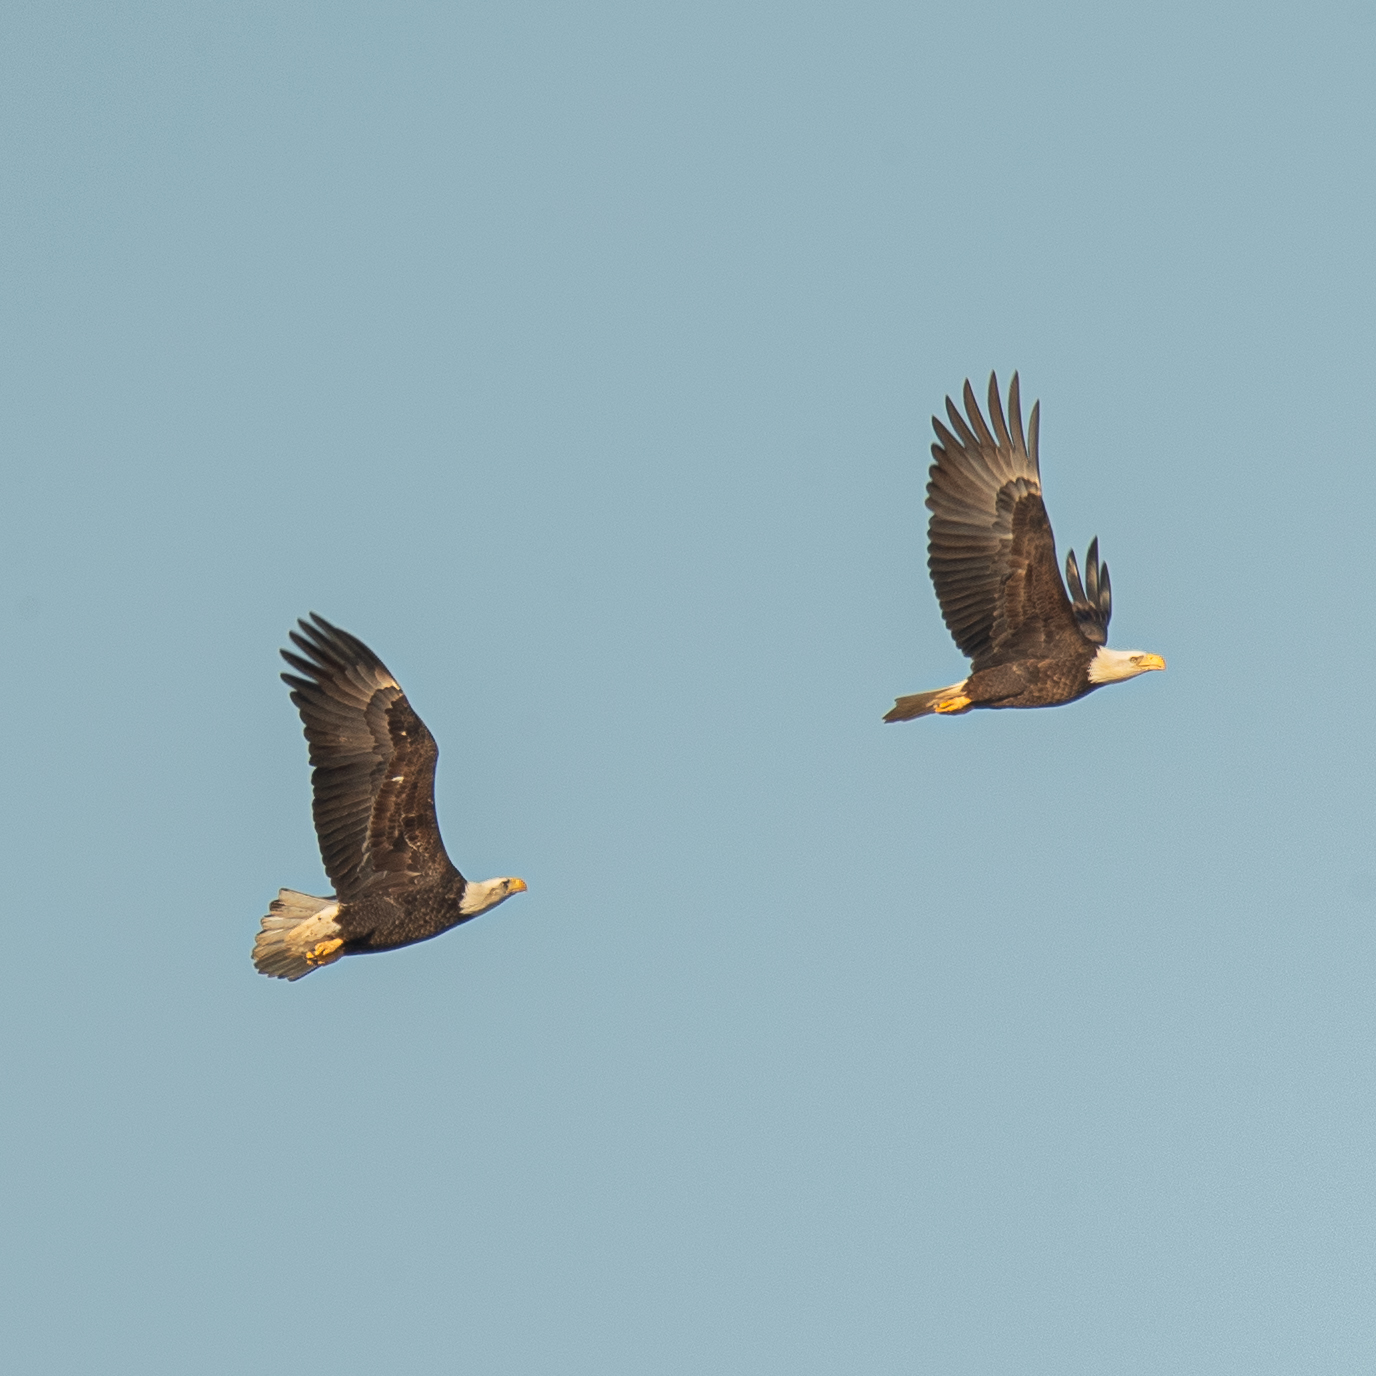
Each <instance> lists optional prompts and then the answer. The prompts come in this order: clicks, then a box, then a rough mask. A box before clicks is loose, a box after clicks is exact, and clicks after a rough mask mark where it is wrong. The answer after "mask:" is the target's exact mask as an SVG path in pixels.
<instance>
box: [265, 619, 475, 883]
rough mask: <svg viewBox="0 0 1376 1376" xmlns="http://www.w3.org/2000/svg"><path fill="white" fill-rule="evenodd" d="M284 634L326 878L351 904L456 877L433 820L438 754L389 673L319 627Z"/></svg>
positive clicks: (332, 629) (351, 640)
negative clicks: (292, 647)
mask: <svg viewBox="0 0 1376 1376" xmlns="http://www.w3.org/2000/svg"><path fill="white" fill-rule="evenodd" d="M298 625H299V626H300V628H301V630H300V633H299V634H298V633H297V632H296V631H293V632H292V633H291V639H292V643H293V644H294V645H296V647H297V648H298V649H299V650H300V651H301V652H302V653H301V654H299V655H297V654H293V653H292V652H291V651H290V650H283V651H282V658H283V659H285V660H286V661H287V663H288V664H290V665H291V666H292V668H293V669H296V670H298V671H299V673H300V675H301V676H300V677H298V676H297V675H296V674H283V675H282V679H283V681H284V682H285V683H286V684H287V685H288V687H290V688H291V690H292V694H291V700H292V702H294V703H295V704H296V707H297V710H298V711H299V712H300V713H301V720H302V721H303V722H304V723H305V728H306V740H307V741H308V742H309V743H310V758H311V764H312V765H313V766H314V767H315V768H314V773H313V774H312V776H311V784H312V788H313V791H314V794H315V801H314V804H313V806H312V812H313V814H314V817H315V831H316V835H317V837H318V838H319V840H320V858H321V860H323V861H324V864H325V873H326V874H328V875H329V876H330V879H331V880H332V881H333V883H334V888H335V893H336V894H337V895H338V896H339V897H340V898H343V899H356V898H360V897H362V896H364V895H368V894H377V893H382V892H386V891H388V890H391V889H397V888H405V887H408V886H409V885H411V884H413V883H415V882H416V881H417V880H422V879H428V878H439V877H440V876H442V875H444V874H446V873H450V872H455V871H454V867H453V865H452V864H451V863H450V860H449V857H448V855H446V854H445V850H444V842H443V841H442V840H441V839H440V829H439V823H438V822H437V820H436V818H435V761H436V760H437V759H438V758H439V747H438V746H436V744H435V738H434V737H433V736H432V735H431V734H430V732H429V731H428V730H427V729H426V726H425V723H424V722H423V721H421V719H420V718H419V717H418V716H417V715H416V714H415V712H413V711H412V710H411V705H410V703H408V702H407V701H406V695H405V694H404V693H403V692H402V691H401V687H400V685H399V684H398V683H397V681H396V679H394V678H393V677H392V675H391V674H390V673H388V671H387V666H386V665H385V664H383V662H382V661H381V660H380V659H379V658H378V657H377V656H376V655H375V654H374V653H373V652H372V651H371V650H370V649H369V648H368V647H367V646H366V645H365V644H364V643H363V642H362V641H361V640H359V639H357V638H356V637H355V636H351V635H350V634H349V633H348V632H347V631H341V630H340V629H339V628H338V627H337V626H331V625H330V623H329V622H328V621H326V620H325V619H324V618H323V617H320V616H316V615H315V613H314V612H312V613H311V619H310V621H309V622H307V621H301V622H298Z"/></svg>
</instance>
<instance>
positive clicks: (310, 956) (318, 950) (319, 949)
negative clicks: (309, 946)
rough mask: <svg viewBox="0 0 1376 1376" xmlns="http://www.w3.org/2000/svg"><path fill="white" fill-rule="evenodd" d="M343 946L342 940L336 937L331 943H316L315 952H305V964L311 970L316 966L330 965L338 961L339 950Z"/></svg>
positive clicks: (340, 937)
mask: <svg viewBox="0 0 1376 1376" xmlns="http://www.w3.org/2000/svg"><path fill="white" fill-rule="evenodd" d="M343 945H344V938H343V937H342V936H337V937H335V938H334V940H332V941H317V942H316V943H315V950H313V951H307V952H306V964H307V965H309V966H310V967H311V969H312V970H314V969H316V968H317V966H321V965H331V964H333V963H334V962H335V961H336V960H338V959H339V952H340V948H341V947H342V946H343Z"/></svg>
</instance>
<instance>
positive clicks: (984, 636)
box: [927, 373, 1098, 670]
mask: <svg viewBox="0 0 1376 1376" xmlns="http://www.w3.org/2000/svg"><path fill="white" fill-rule="evenodd" d="M965 410H966V416H962V415H961V414H960V412H959V411H958V410H957V409H956V406H955V403H954V402H952V400H951V399H950V397H947V398H946V414H947V417H948V418H949V420H950V422H951V428H950V429H947V427H946V426H945V425H943V424H942V422H941V421H940V420H938V419H937V418H936V417H935V416H933V417H932V427H933V428H934V429H935V431H936V435H937V443H936V444H934V445H932V456H933V458H935V459H936V462H935V463H934V464H933V465H932V467H931V476H930V481H929V482H928V483H927V506H928V508H929V509H930V511H931V513H932V516H931V520H930V522H929V523H928V528H927V536H928V538H927V567H928V569H929V570H930V572H931V575H932V583H933V584H934V585H935V587H936V596H937V601H938V602H939V603H940V604H941V615H942V619H943V620H944V621H945V622H946V626H947V629H949V630H950V632H951V635H952V636H953V637H954V639H955V642H956V644H957V645H958V646H959V647H960V649H961V651H962V653H964V654H966V655H968V656H969V658H970V659H971V661H972V663H973V667H974V668H975V669H977V670H978V669H987V668H991V667H992V666H994V665H996V664H1006V663H1009V662H1010V661H1012V660H1018V659H1034V658H1044V657H1046V658H1050V657H1056V656H1059V655H1064V654H1067V653H1074V652H1075V650H1077V649H1080V650H1082V649H1083V648H1084V646H1085V643H1086V635H1085V634H1084V633H1083V632H1082V630H1081V627H1080V624H1079V622H1078V619H1077V616H1076V613H1075V611H1074V610H1072V608H1071V605H1070V599H1069V598H1068V597H1067V596H1066V592H1065V586H1064V584H1062V582H1061V575H1060V571H1059V570H1058V569H1057V567H1056V541H1055V538H1054V536H1053V535H1052V533H1051V522H1050V521H1049V520H1048V519H1047V515H1046V507H1045V506H1044V505H1043V504H1042V488H1041V474H1040V472H1039V470H1038V466H1037V424H1038V419H1039V407H1038V406H1033V408H1032V415H1031V424H1030V425H1029V426H1028V431H1027V435H1026V437H1024V435H1023V428H1022V409H1021V405H1020V401H1019V395H1018V375H1017V374H1016V373H1014V374H1013V383H1012V386H1010V387H1009V389H1008V420H1007V421H1005V420H1004V415H1003V406H1002V403H1001V402H1000V400H999V387H998V379H997V378H996V377H995V376H994V375H993V374H992V373H991V374H990V375H989V417H990V420H991V421H992V422H993V427H994V428H993V431H992V432H991V431H990V428H989V426H988V425H986V424H985V422H984V417H983V416H982V415H981V414H980V410H979V404H978V402H976V400H975V394H974V390H973V389H972V388H971V386H970V384H969V382H966V384H965ZM967 416H968V420H967V418H966V417H967ZM1086 610H1088V608H1086ZM1096 643H1098V642H1096Z"/></svg>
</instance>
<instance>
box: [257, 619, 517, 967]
mask: <svg viewBox="0 0 1376 1376" xmlns="http://www.w3.org/2000/svg"><path fill="white" fill-rule="evenodd" d="M299 625H300V632H299V633H298V632H297V631H293V632H292V633H291V639H292V642H293V643H294V644H295V645H296V647H297V649H298V650H299V651H300V652H301V653H299V654H296V653H293V652H292V651H290V650H283V651H282V658H283V659H285V660H286V661H287V663H288V664H289V665H291V667H292V668H293V669H295V670H297V673H296V674H283V675H282V678H283V680H284V681H285V682H286V684H287V686H288V687H290V688H291V690H292V694H291V700H292V702H293V703H295V704H296V707H297V710H298V711H299V712H300V713H301V720H302V722H303V724H304V726H305V734H306V740H307V742H308V744H309V747H310V761H311V764H312V765H313V766H314V773H313V774H312V788H313V793H314V802H313V806H312V812H313V815H314V818H315V830H316V836H317V838H318V839H319V842H320V858H321V860H322V861H323V862H324V865H325V873H326V874H328V875H329V877H330V880H331V882H332V883H333V884H334V889H335V893H334V896H333V897H331V898H317V897H315V896H313V895H311V894H303V893H297V892H296V891H295V890H292V889H283V890H282V891H281V892H280V893H279V894H278V896H277V898H276V899H275V900H274V901H273V903H272V904H271V908H270V911H269V912H268V915H267V916H266V917H265V918H263V922H262V931H261V932H260V933H259V936H258V940H257V942H256V943H255V945H254V949H253V960H254V964H255V965H256V966H257V967H258V969H259V970H260V971H261V972H262V973H263V974H266V975H274V976H277V977H278V978H282V979H299V978H300V977H301V976H302V975H305V974H309V972H310V971H311V970H313V969H315V968H317V967H318V966H320V965H326V964H330V963H332V962H333V961H335V960H338V959H339V958H340V957H341V956H346V955H358V954H362V953H364V952H368V951H389V950H393V949H395V948H396V947H398V946H409V945H411V944H413V943H414V942H417V941H425V940H427V939H428V938H430V937H432V936H438V935H439V934H440V933H441V932H446V931H448V930H449V929H450V928H451V927H456V926H458V924H459V923H461V922H467V921H468V920H469V919H470V918H474V917H477V916H478V914H479V913H481V912H486V911H487V910H488V909H489V908H492V907H495V906H496V905H497V904H498V903H500V902H502V901H503V900H504V899H506V898H508V897H510V896H511V894H513V893H520V892H522V891H523V890H524V889H525V887H526V885H525V882H524V881H523V880H520V879H490V880H486V881H484V882H483V883H481V884H471V883H470V882H469V881H468V880H466V879H465V878H464V877H463V875H462V874H460V873H459V871H458V870H457V869H456V868H455V867H454V865H453V863H452V862H451V861H450V859H449V856H448V854H447V853H446V851H445V849H444V842H443V841H442V840H441V838H440V829H439V822H438V820H437V818H436V816H435V764H436V761H437V760H438V758H439V748H438V746H436V744H435V738H434V737H433V736H432V735H431V734H430V732H429V731H428V730H427V729H426V726H425V723H424V722H423V721H421V719H420V718H419V717H418V716H417V715H416V713H415V712H414V711H413V710H412V707H411V704H410V703H409V702H407V700H406V695H405V694H404V693H403V692H402V691H401V687H400V685H399V684H398V683H397V681H396V680H395V679H394V678H393V677H392V675H391V674H390V673H389V672H388V670H387V666H386V665H385V664H383V662H382V661H381V660H380V659H379V658H378V657H377V656H376V655H375V654H374V653H373V652H372V651H371V650H370V649H369V648H368V647H367V646H366V645H365V644H364V643H363V642H362V641H361V640H359V639H357V638H356V637H354V636H351V635H349V633H348V632H347V631H341V630H340V629H339V628H338V627H336V626H332V625H330V623H329V622H328V621H326V620H325V619H324V618H323V617H319V616H314V615H313V616H312V618H311V620H310V621H309V622H307V621H302V622H300V623H299Z"/></svg>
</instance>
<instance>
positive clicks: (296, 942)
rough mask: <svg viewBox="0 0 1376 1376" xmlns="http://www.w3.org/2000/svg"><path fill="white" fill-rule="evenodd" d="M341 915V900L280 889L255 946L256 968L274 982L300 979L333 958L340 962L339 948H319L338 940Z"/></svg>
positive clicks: (270, 906) (269, 909) (269, 906)
mask: <svg viewBox="0 0 1376 1376" xmlns="http://www.w3.org/2000/svg"><path fill="white" fill-rule="evenodd" d="M338 916H339V901H338V899H334V898H316V897H315V896H314V894H309V893H297V891H296V890H295V889H279V890H278V892H277V897H276V898H274V899H273V900H272V902H271V903H270V904H269V905H268V915H267V916H266V917H265V918H264V919H263V930H262V931H261V932H259V933H258V939H257V940H256V941H255V942H254V943H253V963H254V965H256V966H257V967H258V969H259V971H260V972H261V973H262V974H265V975H271V976H272V977H273V978H274V979H300V978H301V976H302V975H308V974H310V972H311V971H312V970H314V969H317V968H318V967H319V966H321V965H327V964H329V963H330V961H331V960H332V959H333V960H338V959H339V956H338V950H339V947H338V946H336V947H335V948H334V950H332V951H331V950H326V951H321V950H319V949H318V948H319V947H320V946H321V945H322V944H324V945H326V946H329V945H330V944H331V943H332V942H333V941H334V939H335V938H336V937H338V935H339V923H338V922H336V921H335V919H336V918H337V917H338ZM342 944H343V943H342V942H341V943H340V945H342Z"/></svg>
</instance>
